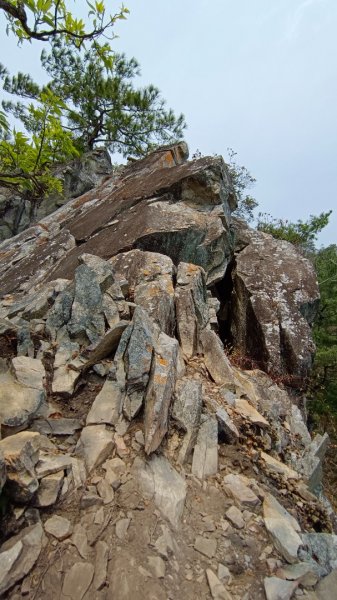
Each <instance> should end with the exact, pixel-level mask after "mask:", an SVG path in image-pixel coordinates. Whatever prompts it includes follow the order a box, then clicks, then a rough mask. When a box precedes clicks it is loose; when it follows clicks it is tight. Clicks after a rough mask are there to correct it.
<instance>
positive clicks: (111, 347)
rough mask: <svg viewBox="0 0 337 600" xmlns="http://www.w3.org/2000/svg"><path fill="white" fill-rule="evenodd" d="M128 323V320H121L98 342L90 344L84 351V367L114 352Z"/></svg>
mask: <svg viewBox="0 0 337 600" xmlns="http://www.w3.org/2000/svg"><path fill="white" fill-rule="evenodd" d="M128 325H129V322H128V321H119V323H117V324H116V325H115V326H114V327H112V329H109V330H108V331H107V332H106V333H105V334H104V335H102V337H101V338H100V339H99V340H98V341H97V342H95V343H94V344H92V345H91V346H88V347H87V348H86V349H85V351H84V353H83V357H84V358H85V359H86V362H85V364H84V367H83V368H84V369H88V368H89V367H90V366H92V365H94V364H95V363H97V362H99V361H100V360H103V359H104V358H106V357H107V356H109V355H110V354H112V353H113V352H114V351H115V350H116V348H117V347H118V344H119V341H120V339H121V336H122V334H123V332H124V330H125V329H126V328H127V327H128Z"/></svg>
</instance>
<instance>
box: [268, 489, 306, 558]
mask: <svg viewBox="0 0 337 600" xmlns="http://www.w3.org/2000/svg"><path fill="white" fill-rule="evenodd" d="M263 513H264V523H265V526H266V529H267V530H268V531H269V533H270V535H271V537H272V539H273V542H274V545H275V548H276V549H277V550H278V551H279V552H280V553H281V554H282V556H283V557H284V558H285V560H286V561H287V562H289V563H296V562H297V561H298V550H299V548H300V547H301V545H302V540H301V538H300V536H299V534H298V533H297V532H298V531H299V530H300V529H299V525H298V523H297V521H296V520H295V519H294V518H293V517H292V516H291V515H290V514H289V513H288V512H287V511H286V510H285V509H284V508H283V506H281V505H280V504H279V502H277V500H275V498H273V497H272V496H271V495H269V496H266V497H265V499H264V502H263Z"/></svg>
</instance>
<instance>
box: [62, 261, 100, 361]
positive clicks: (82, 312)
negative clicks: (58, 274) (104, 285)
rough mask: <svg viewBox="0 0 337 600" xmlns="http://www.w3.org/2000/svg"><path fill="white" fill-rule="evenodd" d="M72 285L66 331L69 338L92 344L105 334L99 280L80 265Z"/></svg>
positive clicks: (90, 271) (92, 271)
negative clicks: (72, 292) (72, 298)
mask: <svg viewBox="0 0 337 600" xmlns="http://www.w3.org/2000/svg"><path fill="white" fill-rule="evenodd" d="M74 284H75V293H74V300H73V303H72V307H71V316H70V320H69V322H68V325H67V329H68V331H69V334H70V336H71V338H73V339H76V340H77V341H78V342H80V343H82V344H88V341H89V342H91V343H93V342H95V341H97V340H98V339H99V337H100V336H102V335H103V334H104V332H105V323H104V315H103V308H102V293H101V288H100V284H99V280H98V278H97V277H96V275H95V271H94V270H93V269H91V268H90V267H88V266H87V265H85V264H82V265H80V266H79V267H77V269H76V271H75V277H74ZM95 362H96V361H95Z"/></svg>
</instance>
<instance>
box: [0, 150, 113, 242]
mask: <svg viewBox="0 0 337 600" xmlns="http://www.w3.org/2000/svg"><path fill="white" fill-rule="evenodd" d="M111 171H112V166H111V160H110V155H109V153H108V152H107V151H106V150H105V149H103V148H97V149H95V150H92V151H91V152H87V153H86V154H84V155H83V156H81V157H80V158H77V159H74V160H73V161H70V162H69V163H68V164H67V165H66V166H64V165H58V166H56V167H54V168H52V173H53V175H54V176H55V177H56V178H57V179H59V180H60V181H61V183H62V187H63V189H62V193H53V194H50V195H49V196H47V197H46V198H44V199H43V200H42V201H41V202H40V203H39V204H31V202H30V201H29V200H25V199H24V198H22V197H20V196H16V195H13V192H12V191H11V190H9V189H6V188H0V241H3V240H5V239H8V238H11V237H12V236H13V235H16V234H18V233H20V232H21V231H24V230H25V229H27V228H28V227H29V226H30V225H31V224H32V223H33V222H34V221H37V220H39V219H43V217H46V216H47V215H50V214H51V213H53V212H54V211H55V210H57V209H58V208H59V207H60V206H62V205H63V204H65V203H66V202H68V201H69V200H70V199H71V198H77V197H78V196H81V195H82V194H84V193H85V192H88V191H89V190H91V189H92V188H93V187H95V186H96V185H98V184H99V183H100V182H101V180H102V179H103V178H104V177H106V176H107V175H110V174H111Z"/></svg>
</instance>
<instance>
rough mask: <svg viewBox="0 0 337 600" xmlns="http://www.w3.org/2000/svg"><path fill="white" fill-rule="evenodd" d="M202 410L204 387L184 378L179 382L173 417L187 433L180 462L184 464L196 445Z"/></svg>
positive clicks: (197, 382) (180, 454)
mask: <svg viewBox="0 0 337 600" xmlns="http://www.w3.org/2000/svg"><path fill="white" fill-rule="evenodd" d="M201 408H202V385H201V383H200V382H199V381H194V380H193V379H188V378H187V377H186V378H182V379H179V380H178V381H177V385H176V390H175V400H174V404H173V411H172V416H173V418H174V419H175V421H176V422H177V424H178V426H179V427H180V428H181V429H183V431H185V435H184V438H183V442H182V445H181V448H180V450H179V456H178V461H179V462H180V463H181V464H184V463H185V462H186V461H187V460H188V459H189V457H190V455H191V453H192V450H193V448H194V445H195V443H196V439H197V434H198V427H199V423H200V417H201Z"/></svg>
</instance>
